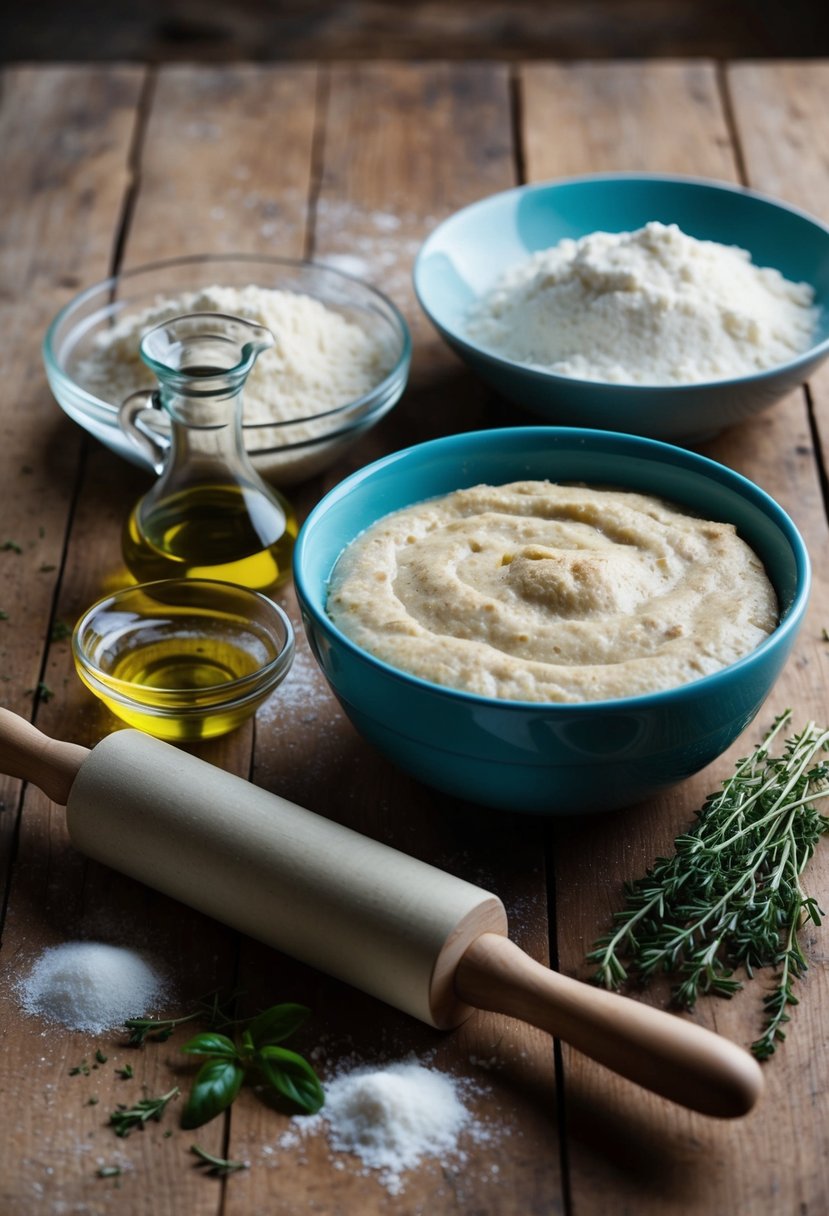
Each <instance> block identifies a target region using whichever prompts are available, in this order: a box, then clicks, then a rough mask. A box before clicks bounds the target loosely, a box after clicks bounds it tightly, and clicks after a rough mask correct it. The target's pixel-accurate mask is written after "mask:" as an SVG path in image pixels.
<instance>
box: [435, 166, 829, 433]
mask: <svg viewBox="0 0 829 1216" xmlns="http://www.w3.org/2000/svg"><path fill="white" fill-rule="evenodd" d="M414 286H415V291H416V294H417V297H418V299H419V302H420V305H421V307H422V308H423V310H424V312H425V313H426V315H427V316H428V317H429V319H430V320H431V322H432V324H433V325H434V326H435V328H436V329H437V331H438V332H439V333H440V334H441V335H442V337H443V338H444V339H445V341H446V342H447V343H448V344H449V345H450V346H451V347H452V348H453V349H454V350H455V351H456V352H457V353H458V354H459V355H460V357H461V358H462V359H463V360H464V361H465V362H466V363H467V364H468V365H469V366H470V367H471V368H472V369H473V370H474V371H475V372H476V373H477V374H478V375H479V376H480V377H481V378H482V379H483V380H485V381H486V382H487V383H489V384H490V385H491V386H492V387H493V388H494V389H496V390H497V391H498V392H499V393H500V394H501V395H502V396H504V397H506V398H507V399H508V400H510V401H512V402H513V403H515V404H517V405H519V406H522V407H525V408H526V409H528V410H530V411H532V412H533V413H535V414H536V415H538V416H540V417H541V418H542V419H543V420H544V421H545V422H548V423H553V424H557V425H565V426H582V427H592V428H601V429H605V430H613V431H624V432H627V433H629V434H634V435H643V436H646V437H649V438H654V439H663V440H666V441H669V442H671V443H682V444H692V443H694V442H697V441H700V440H702V439H704V438H706V437H708V436H710V435H712V434H714V433H716V432H718V431H721V430H723V429H725V428H726V427H729V426H733V425H736V424H739V423H743V422H745V421H747V420H748V419H751V418H753V417H754V416H755V415H756V414H758V413H761V412H762V411H763V410H765V409H768V408H769V407H770V406H772V405H774V404H775V403H776V402H777V401H779V400H780V399H781V398H782V397H784V396H785V395H786V394H787V393H788V392H790V391H792V390H793V389H796V388H797V387H798V386H799V385H801V384H803V383H804V381H806V380H807V379H808V378H809V377H810V376H811V375H812V374H813V372H814V371H815V370H816V368H817V367H818V366H819V365H820V363H821V362H822V361H823V360H824V359H825V358H826V356H827V354H829V228H827V226H826V225H825V224H824V223H822V222H821V221H820V220H818V219H816V218H814V217H812V216H810V215H807V214H806V213H804V212H802V211H799V210H797V209H796V208H794V207H790V206H787V205H785V204H783V203H781V202H779V201H777V200H775V199H772V198H768V197H766V196H764V195H761V194H759V193H756V192H754V191H751V190H746V189H743V188H741V187H739V186H734V185H731V184H729V183H726V182H716V181H705V180H697V179H692V178H680V177H659V176H654V175H649V174H608V175H603V176H594V177H583V178H573V179H569V180H561V181H553V182H545V183H540V184H536V185H530V186H522V187H518V188H516V189H513V190H507V191H504V192H502V193H500V194H496V195H493V196H490V197H488V198H484V199H481V200H480V201H478V202H476V203H473V204H471V205H470V206H468V207H465V208H464V209H463V210H461V211H458V212H456V213H455V214H454V215H452V216H450V217H449V218H448V219H447V220H445V221H444V222H443V223H441V224H440V225H439V226H438V227H437V228H436V229H435V230H434V231H433V232H432V233H431V234H430V236H429V237H428V238H427V240H426V241H425V243H424V244H423V246H422V248H421V249H420V252H419V254H418V257H417V259H416V262H415V268H414Z"/></svg>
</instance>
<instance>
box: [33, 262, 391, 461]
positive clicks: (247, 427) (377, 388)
mask: <svg viewBox="0 0 829 1216" xmlns="http://www.w3.org/2000/svg"><path fill="white" fill-rule="evenodd" d="M225 263H236V264H239V265H245V264H250V265H251V267H254V266H261V265H267V266H271V267H274V268H278V267H283V268H285V269H286V270H293V271H312V272H313V273H315V274H321V275H323V276H325V275H327V276H330V278H331V279H332V280H333V281H335V282H336V281H339V282H340V283H341V284H342V285H344V286H347V285H353V286H357V287H358V288H359V289H360V290H361V291H365V292H366V293H367V295H368V296H369V298H371V297H374V298H375V300H376V302H377V303H379V304H380V306H381V307H382V308H384V309H385V310H387V312H388V314H389V319H390V321H391V323H392V328H393V330H394V331H395V333H396V337H397V339H398V347H399V349H398V350H397V351H396V355H395V361H394V364H393V366H392V367H391V368H390V370H389V371H388V372H387V373H386V375H385V376H384V377H383V379H382V380H379V381H378V382H377V384H375V385H373V387H372V388H371V389H369V390H368V392H366V393H363V394H362V395H361V396H359V397H352V398H350V399H349V400H348V401H346V402H343V404H341V405H337V406H333V407H331V408H330V409H326V410H322V411H320V412H319V413H316V414H304V415H302V417H299V418H290V419H282V420H274V421H269V422H253V423H251V422H245V423H243V424H242V425H243V431H244V432H245V433H246V434H248V433H249V434H255V433H256V431H257V430H259V429H261V430H274V429H275V430H278V429H279V428H280V427H289V426H296V425H297V424H299V423H308V422H315V421H318V420H320V419H324V418H331V417H332V416H336V415H339V414H343V413H346V412H351V411H355V410H360V409H363V408H365V407H368V406H372V405H373V404H374V403H375V399H376V398H381V399H382V398H384V397H385V395H386V394H387V393H389V392H390V391H392V390H393V389H394V388H396V387H397V385H398V384H399V382H400V380H401V378H405V377H406V376H407V374H408V369H409V365H410V363H411V358H412V336H411V331H410V328H409V325H408V322H407V321H406V318H405V317H404V315H403V313H402V311H401V310H400V309H399V308H398V307H397V305H396V304H395V303H394V301H393V300H391V299H390V298H389V296H387V295H386V294H385V293H384V292H382V291H381V290H380V289H379V288H378V287H375V286H374V285H373V284H372V283H369V282H367V281H366V280H365V279H361V278H359V277H358V276H357V275H353V274H349V273H348V272H347V271H344V270H340V269H339V268H338V267H335V266H329V265H328V264H326V263H325V262H324V261H314V260H312V259H310V258H287V257H278V256H276V255H272V254H262V255H260V254H256V253H216V254H213V253H194V254H186V255H183V256H182V257H176V258H162V259H159V260H158V261H153V262H144V263H142V264H141V265H139V266H130V267H129V268H128V269H127V270H122V271H118V272H117V273H115V274H111V275H108V276H107V277H106V278H104V279H100V280H98V282H96V283H91V284H89V285H88V286H87V287H84V288H83V289H82V290H81V291H79V292H76V293H75V295H73V296H72V298H71V299H70V300H68V301H67V302H66V304H64V305H63V306H62V307H61V308H60V309H59V310H58V311H57V313H56V314H55V315H54V317H53V318H52V320H51V321H50V323H49V325H48V326H47V329H46V332H45V334H44V336H43V341H42V343H41V354H42V358H43V362H44V364H45V365H46V369H47V371H48V372H49V373H50V374H51V375H54V377H55V379H56V380H57V381H58V382H60V383H62V384H64V385H66V386H67V387H68V388H71V391H72V392H73V393H77V394H79V395H80V398H81V402H82V405H83V408H84V410H86V409H87V408H89V409H91V411H92V413H93V415H94V416H95V417H96V418H99V419H100V420H101V421H102V422H103V423H105V424H109V425H112V426H114V427H115V428H116V429H117V427H118V407H117V406H113V405H112V404H111V403H110V402H107V401H104V400H102V399H101V398H100V397H96V396H95V395H94V394H93V393H91V392H90V391H89V390H88V389H86V388H84V387H83V386H82V385H81V384H79V383H78V381H77V380H74V379H73V378H72V376H70V375H69V374H68V372H67V371H66V370H65V369H64V368H63V366H62V365H61V363H60V361H59V359H58V356H57V352H56V349H55V336H56V334H57V331H58V329H59V328H60V326H61V325H63V324H64V323H65V322H66V321H67V320H68V319H69V318H71V316H72V313H73V312H75V311H77V310H78V309H80V308H81V307H82V306H83V305H84V304H85V303H86V302H87V301H88V300H90V299H91V298H93V297H94V296H96V295H99V294H100V295H103V294H105V293H106V292H112V291H113V290H114V289H115V288H116V287H117V285H118V284H119V283H123V282H125V281H126V282H129V281H131V280H133V279H136V278H138V277H140V276H141V275H144V274H150V273H158V272H160V271H164V270H168V269H172V268H174V267H176V268H178V267H187V266H201V265H211V264H215V265H216V266H217V267H218V266H221V265H222V264H225ZM273 290H278V289H276V288H274V289H273ZM70 332H71V331H70ZM150 387H151V386H150ZM362 420H363V419H362V417H361V418H360V419H359V420H358V421H362ZM343 429H346V428H343ZM341 433H342V431H337V432H327V433H326V434H325V435H324V436H320V437H319V438H320V439H333V438H336V437H337V435H339V434H341ZM302 442H303V443H307V442H309V441H302ZM293 446H294V445H293V444H283V445H280V444H276V445H275V446H274V447H273V449H271V448H257V449H256V450H255V451H256V454H257V455H258V454H260V453H261V454H267V453H268V452H270V451H271V450H273V451H274V452H282V451H289V450H291V449H292V448H293Z"/></svg>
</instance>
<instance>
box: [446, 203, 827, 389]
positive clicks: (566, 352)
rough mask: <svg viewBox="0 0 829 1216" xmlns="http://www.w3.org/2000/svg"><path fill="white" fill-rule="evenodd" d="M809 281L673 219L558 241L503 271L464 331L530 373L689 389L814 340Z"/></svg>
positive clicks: (770, 361)
mask: <svg viewBox="0 0 829 1216" xmlns="http://www.w3.org/2000/svg"><path fill="white" fill-rule="evenodd" d="M813 300H814V293H813V291H812V289H811V288H810V287H809V286H808V285H807V284H805V283H791V282H789V280H787V279H785V278H783V276H782V275H781V274H780V273H779V271H777V270H773V269H770V268H761V267H758V266H755V265H754V264H753V263H752V261H751V257H750V255H749V254H748V253H747V252H746V251H745V250H744V249H738V248H736V247H734V246H726V245H720V244H718V243H716V242H714V241H699V240H696V239H695V238H694V237H690V236H686V234H685V233H683V232H682V231H680V229H679V228H678V227H677V226H676V224H670V225H665V224H660V223H651V224H646V225H645V227H644V228H640V229H639V230H638V231H636V232H622V233H608V232H594V233H591V234H590V235H589V236H585V237H582V238H581V239H580V240H577V241H574V240H563V241H561V242H560V243H559V244H558V245H555V246H554V247H553V248H552V249H546V250H542V251H541V252H538V253H534V254H532V255H531V256H530V257H529V258H527V259H526V260H525V261H522V262H520V263H519V264H518V265H516V266H514V267H512V268H510V269H509V270H508V271H506V273H504V274H503V275H502V276H501V278H500V279H499V280H498V282H497V283H496V285H495V287H494V288H493V289H492V290H491V291H490V292H488V293H487V295H486V296H484V297H483V298H482V299H481V300H479V301H477V302H476V304H475V305H474V306H473V308H472V309H471V310H470V313H469V316H468V319H467V334H468V336H469V337H470V338H472V339H473V340H474V341H476V342H478V343H479V344H481V345H482V346H485V347H487V349H489V350H491V351H492V352H494V353H496V354H499V355H502V356H504V357H505V358H508V359H511V360H514V361H515V362H518V363H524V364H527V365H529V366H532V367H536V368H540V369H544V370H546V371H552V372H556V373H558V374H559V375H562V376H574V377H579V378H580V379H584V380H600V381H607V382H611V383H618V384H651V385H655V384H692V383H698V382H701V381H706V380H721V379H728V378H730V377H736V376H744V375H748V374H751V373H753V372H756V371H760V370H762V369H764V368H768V367H772V366H774V365H775V364H779V363H784V362H786V361H787V360H789V359H792V358H794V357H795V356H796V355H798V354H800V353H801V352H803V351H804V350H807V349H808V348H809V346H810V345H811V344H812V341H813V334H814V330H815V324H816V321H817V309H815V308H814V307H813Z"/></svg>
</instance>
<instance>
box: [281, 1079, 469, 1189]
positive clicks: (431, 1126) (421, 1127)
mask: <svg viewBox="0 0 829 1216" xmlns="http://www.w3.org/2000/svg"><path fill="white" fill-rule="evenodd" d="M322 1125H325V1128H326V1131H327V1135H328V1142H329V1145H330V1147H331V1148H332V1149H333V1150H334V1151H335V1152H344V1153H353V1154H354V1155H355V1156H356V1157H358V1158H359V1160H360V1161H361V1162H362V1164H363V1165H364V1166H365V1167H366V1169H367V1170H377V1171H378V1172H379V1181H380V1182H381V1183H382V1184H383V1186H385V1188H386V1189H387V1190H388V1191H389V1193H390V1194H392V1195H398V1194H400V1192H401V1191H402V1190H403V1186H404V1181H403V1174H404V1173H405V1172H406V1171H408V1170H412V1169H414V1168H415V1167H417V1166H418V1165H420V1164H421V1162H423V1161H424V1160H425V1159H426V1158H435V1159H438V1160H439V1161H440V1162H441V1163H442V1164H446V1163H447V1162H448V1161H450V1160H452V1159H454V1160H462V1158H463V1154H462V1152H461V1150H460V1145H459V1137H460V1135H461V1133H462V1132H467V1133H469V1134H470V1135H471V1137H472V1138H473V1139H474V1140H476V1141H477V1142H478V1143H480V1142H482V1141H484V1140H486V1139H488V1138H489V1136H488V1132H487V1130H486V1128H485V1127H484V1126H483V1125H482V1124H480V1123H476V1122H475V1120H474V1117H473V1115H472V1113H471V1111H470V1110H469V1109H468V1108H467V1107H466V1106H465V1105H464V1103H463V1101H462V1098H461V1085H460V1082H458V1081H457V1080H456V1079H454V1078H452V1077H450V1076H447V1075H446V1074H445V1073H441V1072H439V1071H437V1070H435V1069H431V1068H427V1067H425V1066H424V1065H422V1064H420V1063H418V1062H417V1061H415V1060H402V1061H398V1062H396V1063H392V1064H389V1065H386V1066H385V1067H382V1068H378V1067H373V1066H368V1065H364V1066H360V1067H358V1068H355V1069H354V1070H353V1071H351V1072H348V1073H345V1074H341V1075H339V1076H337V1077H335V1078H334V1079H333V1080H332V1081H330V1082H327V1083H326V1086H325V1106H324V1107H323V1109H322V1111H321V1112H320V1113H319V1114H318V1115H315V1116H314V1117H313V1118H311V1119H307V1118H301V1119H294V1120H293V1129H294V1130H293V1132H289V1133H286V1135H285V1136H283V1138H282V1142H281V1143H282V1146H283V1147H286V1148H287V1147H291V1146H292V1145H293V1144H295V1143H296V1132H297V1131H298V1132H300V1133H301V1134H303V1135H307V1134H309V1133H312V1132H314V1131H316V1130H317V1129H319V1128H320V1127H321V1126H322Z"/></svg>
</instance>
